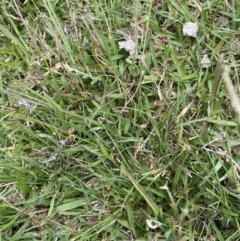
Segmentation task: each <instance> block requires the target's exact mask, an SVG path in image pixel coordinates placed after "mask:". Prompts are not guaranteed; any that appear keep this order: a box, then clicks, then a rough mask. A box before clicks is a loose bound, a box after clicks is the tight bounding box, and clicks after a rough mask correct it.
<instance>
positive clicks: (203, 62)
mask: <svg viewBox="0 0 240 241" xmlns="http://www.w3.org/2000/svg"><path fill="white" fill-rule="evenodd" d="M201 65H202V68H205V69H206V68H208V67H210V66H211V61H210V59H209V58H208V56H207V54H204V55H203V58H202V60H201Z"/></svg>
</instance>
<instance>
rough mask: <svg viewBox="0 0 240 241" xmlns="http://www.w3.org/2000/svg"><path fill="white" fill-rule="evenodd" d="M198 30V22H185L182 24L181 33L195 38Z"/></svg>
mask: <svg viewBox="0 0 240 241" xmlns="http://www.w3.org/2000/svg"><path fill="white" fill-rule="evenodd" d="M197 32H198V23H192V22H186V23H184V24H183V35H185V36H191V37H194V38H196V37H197Z"/></svg>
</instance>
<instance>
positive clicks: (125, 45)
mask: <svg viewBox="0 0 240 241" xmlns="http://www.w3.org/2000/svg"><path fill="white" fill-rule="evenodd" d="M118 46H119V48H120V49H125V50H126V51H127V52H129V54H130V55H133V54H134V52H135V47H136V43H135V41H133V40H132V39H131V38H128V39H127V40H126V41H121V42H119V43H118Z"/></svg>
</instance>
